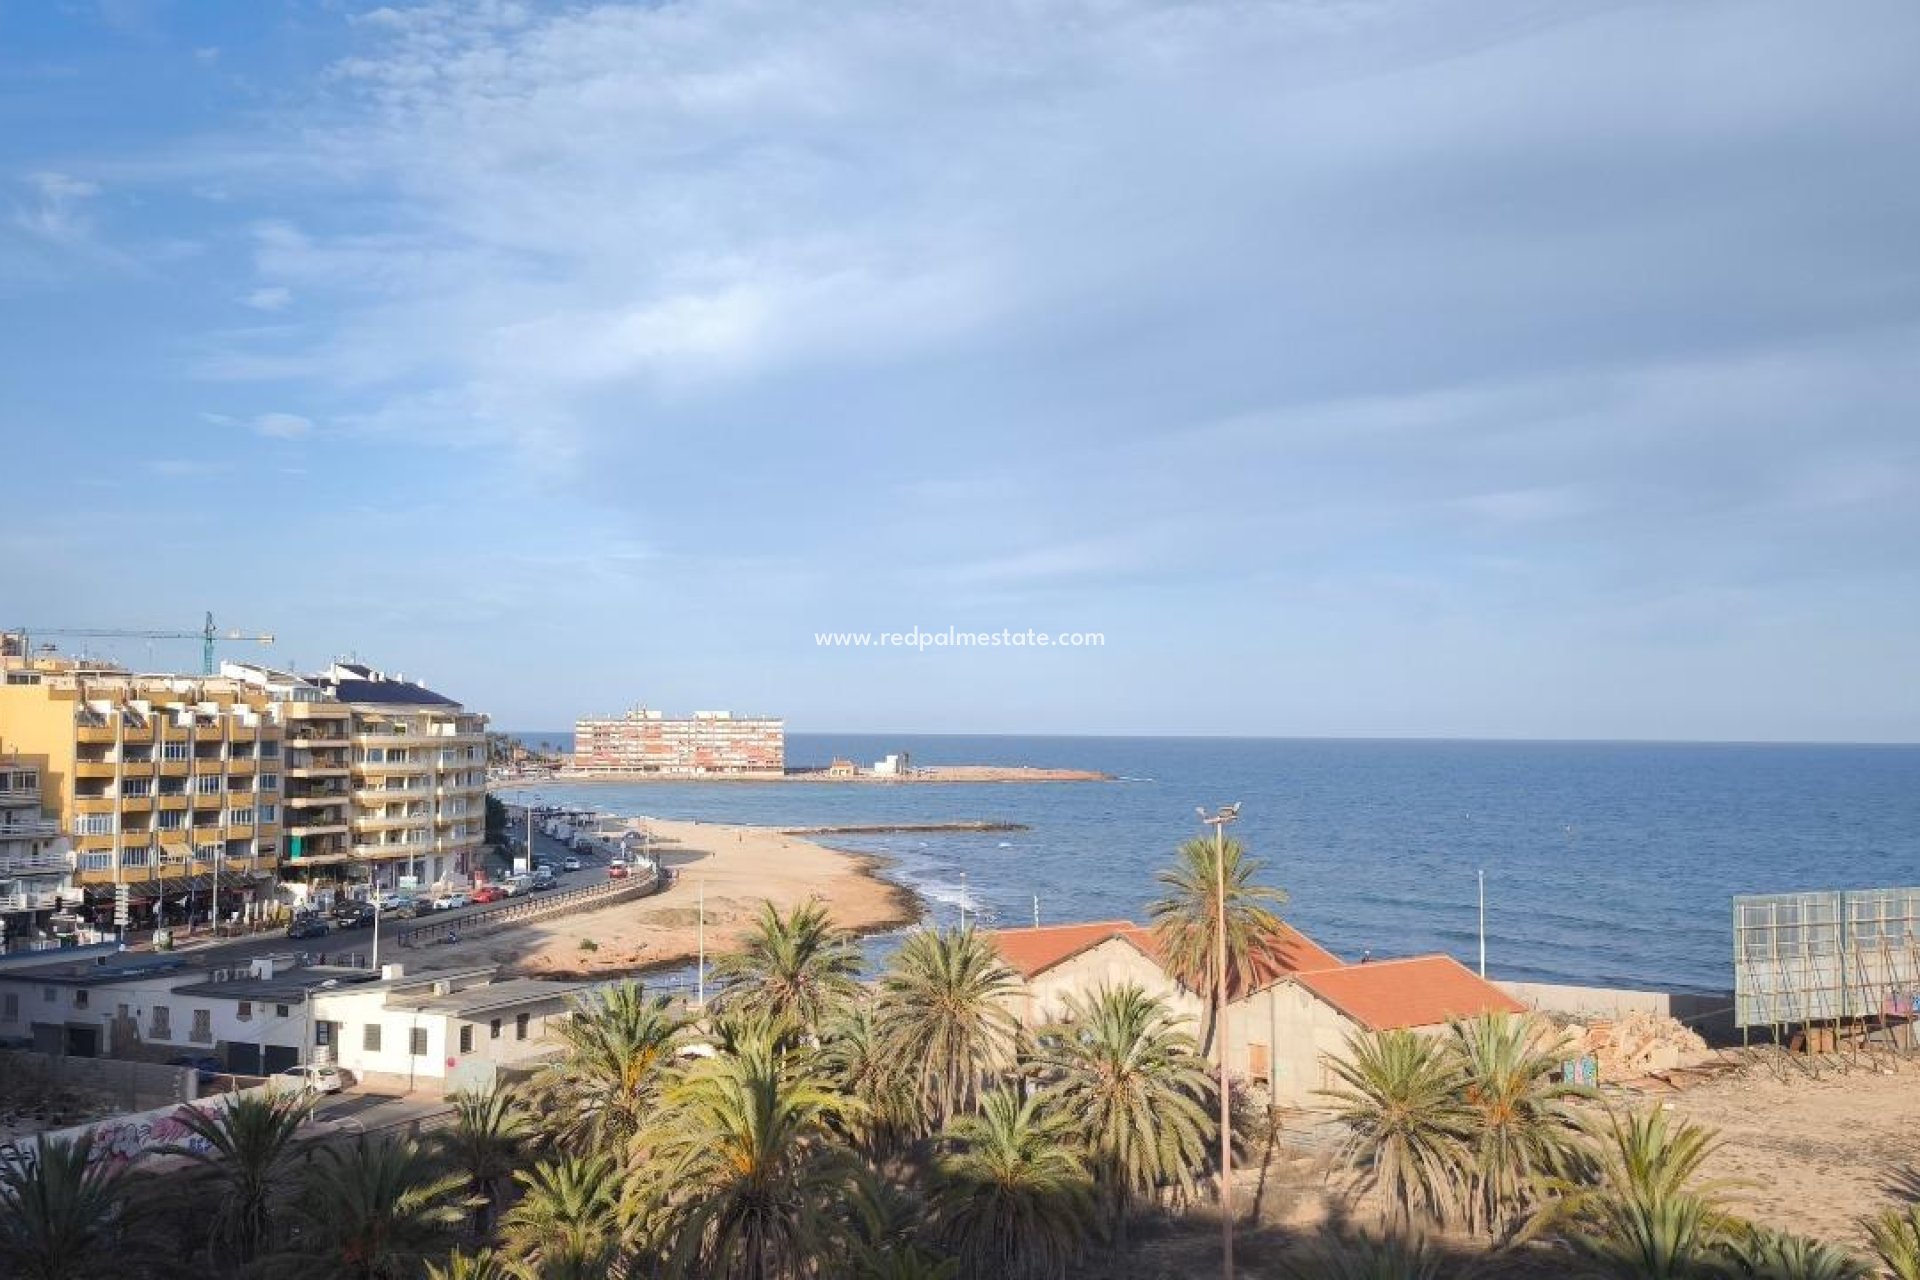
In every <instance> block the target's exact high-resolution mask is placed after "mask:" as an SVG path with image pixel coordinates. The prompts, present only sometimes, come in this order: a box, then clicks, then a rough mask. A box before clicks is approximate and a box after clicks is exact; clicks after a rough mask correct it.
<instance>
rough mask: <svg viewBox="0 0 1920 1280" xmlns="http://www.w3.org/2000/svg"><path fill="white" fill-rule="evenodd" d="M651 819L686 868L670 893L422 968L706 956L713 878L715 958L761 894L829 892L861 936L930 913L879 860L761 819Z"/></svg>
mask: <svg viewBox="0 0 1920 1280" xmlns="http://www.w3.org/2000/svg"><path fill="white" fill-rule="evenodd" d="M648 825H649V826H650V827H651V828H652V830H653V848H654V852H655V853H656V854H657V855H658V856H659V858H660V865H661V866H662V867H663V868H665V869H669V870H672V871H675V872H677V878H676V880H675V883H674V884H673V885H672V886H671V887H669V888H668V889H666V890H665V891H664V892H662V893H658V894H655V895H653V896H652V897H648V898H641V899H639V900H637V901H632V902H623V903H620V904H618V905H616V906H611V907H605V908H602V909H601V910H598V911H585V912H581V913H579V914H576V915H567V916H561V917H559V918H557V919H553V920H544V921H540V922H537V923H534V924H528V925H522V926H518V927H515V928H511V929H506V930H502V931H501V932H499V933H496V934H491V935H489V936H486V937H482V938H475V939H472V940H471V941H468V942H462V943H460V944H458V945H455V946H443V947H434V948H432V949H431V950H430V951H424V950H423V951H420V952H416V953H414V954H413V955H412V956H411V957H410V963H411V964H413V965H414V966H416V967H418V968H421V969H426V968H434V969H445V968H453V967H460V966H466V965H476V964H499V965H502V966H504V967H505V968H506V970H507V971H508V972H510V973H514V974H520V975H524V976H527V977H543V978H599V977H609V976H612V975H615V974H621V973H634V972H637V971H639V970H642V969H649V968H656V967H660V966H666V965H673V964H678V963H681V962H684V961H688V960H692V959H693V958H694V957H695V956H696V955H697V954H698V950H699V919H700V909H699V904H700V898H701V891H702V886H703V885H704V888H705V897H706V921H707V953H708V955H709V956H712V955H715V954H718V953H720V952H723V951H727V950H731V949H732V948H733V947H734V946H735V945H736V943H737V940H738V939H739V938H740V937H741V935H742V934H744V933H745V932H746V931H747V929H748V927H749V926H750V925H751V923H752V921H753V919H754V916H755V915H756V914H757V913H758V912H759V910H760V904H761V902H762V901H771V902H773V903H775V904H776V905H778V906H779V907H781V908H782V909H787V908H791V907H793V906H796V905H798V904H800V903H803V902H805V901H807V900H808V899H809V898H819V899H820V900H821V901H822V902H824V903H826V904H827V907H828V909H829V910H831V911H832V913H833V918H834V920H835V921H836V922H837V923H838V924H839V925H840V926H841V927H842V928H846V929H851V930H853V931H855V932H858V933H873V932H877V931H880V930H884V929H891V928H897V927H900V926H902V925H907V924H911V923H912V922H913V921H914V920H915V919H917V918H918V917H919V914H920V906H919V903H918V902H917V901H916V900H915V898H914V896H913V895H912V894H911V893H909V892H908V891H907V890H905V889H903V888H901V887H900V886H899V885H896V884H893V883H892V882H890V881H888V880H885V879H883V878H882V877H881V875H880V873H879V866H880V864H879V861H878V860H877V859H873V858H866V857H861V856H858V855H855V854H850V853H841V852H839V851H838V850H834V849H829V848H827V847H825V846H824V845H820V844H816V843H814V842H813V841H811V840H805V839H802V838H800V837H799V836H792V835H785V834H782V833H781V832H778V831H773V830H768V829H766V828H761V827H739V826H723V825H719V824H715V823H706V822H662V821H658V820H650V821H649V823H648ZM583 944H591V945H590V946H589V945H583Z"/></svg>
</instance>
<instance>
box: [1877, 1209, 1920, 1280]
mask: <svg viewBox="0 0 1920 1280" xmlns="http://www.w3.org/2000/svg"><path fill="white" fill-rule="evenodd" d="M1864 1225H1865V1226H1866V1229H1867V1237H1868V1239H1870V1240H1872V1241H1873V1252H1874V1254H1875V1255H1876V1256H1877V1257H1878V1258H1879V1259H1880V1265H1881V1266H1883V1267H1885V1268H1886V1269H1887V1272H1888V1274H1889V1275H1891V1276H1893V1278H1894V1280H1920V1204H1913V1205H1908V1206H1907V1207H1906V1208H1905V1209H1888V1210H1886V1211H1885V1212H1883V1213H1882V1214H1881V1215H1880V1216H1879V1217H1877V1218H1868V1219H1866V1221H1865V1223H1864Z"/></svg>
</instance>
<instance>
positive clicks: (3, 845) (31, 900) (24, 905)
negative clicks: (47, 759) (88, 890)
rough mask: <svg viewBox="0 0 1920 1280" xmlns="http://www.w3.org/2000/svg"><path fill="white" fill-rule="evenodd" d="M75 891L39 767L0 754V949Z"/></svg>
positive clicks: (68, 901) (69, 853) (75, 897)
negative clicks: (43, 794)
mask: <svg viewBox="0 0 1920 1280" xmlns="http://www.w3.org/2000/svg"><path fill="white" fill-rule="evenodd" d="M79 897H80V894H79V891H78V890H76V889H75V888H74V887H73V849H72V846H71V845H69V844H68V842H67V841H66V839H65V838H64V837H63V836H61V834H60V824H59V823H58V822H56V821H55V820H53V819H52V818H49V817H47V816H46V813H45V810H44V808H43V806H42V801H41V797H40V770H39V769H38V768H37V767H35V766H34V765H30V764H27V763H26V762H24V761H22V760H19V759H16V758H10V757H8V756H5V755H0V951H4V950H5V946H6V942H7V940H8V939H9V938H14V937H19V936H20V935H22V934H26V933H31V932H33V931H34V930H36V929H37V928H39V927H41V926H42V925H44V924H45V923H46V922H47V920H48V918H49V917H50V916H51V915H52V914H53V913H55V912H58V911H60V910H61V909H62V908H63V907H68V906H72V905H76V904H77V903H78V901H79Z"/></svg>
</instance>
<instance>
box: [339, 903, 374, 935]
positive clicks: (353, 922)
mask: <svg viewBox="0 0 1920 1280" xmlns="http://www.w3.org/2000/svg"><path fill="white" fill-rule="evenodd" d="M374 914H375V912H374V908H373V904H372V903H371V902H342V903H339V904H337V905H336V906H335V907H334V909H333V927H334V928H336V929H364V928H366V927H367V926H369V925H371V924H372V923H373V917H374Z"/></svg>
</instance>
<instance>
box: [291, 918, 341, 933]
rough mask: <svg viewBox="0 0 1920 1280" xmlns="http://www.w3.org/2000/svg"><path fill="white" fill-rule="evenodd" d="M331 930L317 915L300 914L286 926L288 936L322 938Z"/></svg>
mask: <svg viewBox="0 0 1920 1280" xmlns="http://www.w3.org/2000/svg"><path fill="white" fill-rule="evenodd" d="M330 932H331V930H329V929H328V928H327V922H326V921H325V920H322V919H321V918H320V917H319V916H300V917H299V918H297V919H295V920H294V922H293V923H292V924H290V925H288V926H287V936H288V937H289V938H324V937H326V936H327V934H328V933H330Z"/></svg>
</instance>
